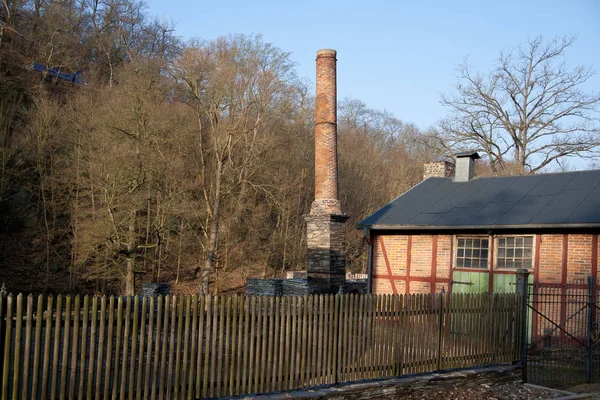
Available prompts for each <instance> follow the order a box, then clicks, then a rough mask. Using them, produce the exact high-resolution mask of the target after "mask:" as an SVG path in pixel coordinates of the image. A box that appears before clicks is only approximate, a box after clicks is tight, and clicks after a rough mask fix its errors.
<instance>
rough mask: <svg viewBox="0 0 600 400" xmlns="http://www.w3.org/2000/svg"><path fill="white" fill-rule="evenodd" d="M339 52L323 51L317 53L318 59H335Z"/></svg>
mask: <svg viewBox="0 0 600 400" xmlns="http://www.w3.org/2000/svg"><path fill="white" fill-rule="evenodd" d="M336 54H337V52H336V51H335V50H333V49H321V50H318V51H317V58H319V57H334V58H335V56H336Z"/></svg>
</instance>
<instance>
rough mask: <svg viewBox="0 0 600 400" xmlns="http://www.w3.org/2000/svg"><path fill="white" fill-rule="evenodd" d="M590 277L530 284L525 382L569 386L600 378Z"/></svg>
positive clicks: (599, 347)
mask: <svg viewBox="0 0 600 400" xmlns="http://www.w3.org/2000/svg"><path fill="white" fill-rule="evenodd" d="M597 300H598V299H597V291H596V284H595V282H594V279H593V277H591V276H590V277H589V278H588V279H587V281H586V280H585V279H584V280H580V281H574V282H572V283H570V284H566V285H561V284H535V285H530V286H529V290H528V296H527V306H528V310H529V318H530V322H529V324H528V329H529V330H530V332H529V333H528V335H527V338H528V340H527V351H526V361H527V369H526V380H527V382H530V383H534V384H537V385H542V386H548V387H554V388H568V387H571V386H575V385H579V384H582V383H589V382H595V381H600V340H599V339H600V338H599V337H598V322H597V321H598V319H597V318H598V311H599V308H598V303H597Z"/></svg>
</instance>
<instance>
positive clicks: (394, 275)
mask: <svg viewBox="0 0 600 400" xmlns="http://www.w3.org/2000/svg"><path fill="white" fill-rule="evenodd" d="M371 243H372V253H371V263H372V264H371V274H372V278H371V279H372V282H371V287H372V291H373V293H399V294H402V293H432V292H439V291H441V290H442V287H443V288H444V290H446V291H448V283H449V273H450V264H449V263H450V261H451V253H452V236H450V235H410V236H408V235H374V236H373V237H372V242H371ZM409 250H410V251H409ZM434 269H435V272H436V273H435V277H434V278H433V279H432V271H433V270H434ZM390 273H391V275H390ZM407 282H409V283H410V284H409V285H408V286H407Z"/></svg>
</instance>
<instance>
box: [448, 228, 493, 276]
mask: <svg viewBox="0 0 600 400" xmlns="http://www.w3.org/2000/svg"><path fill="white" fill-rule="evenodd" d="M489 244H490V241H489V238H488V237H487V236H459V237H458V238H457V240H456V266H457V267H458V268H487V267H488V254H489Z"/></svg>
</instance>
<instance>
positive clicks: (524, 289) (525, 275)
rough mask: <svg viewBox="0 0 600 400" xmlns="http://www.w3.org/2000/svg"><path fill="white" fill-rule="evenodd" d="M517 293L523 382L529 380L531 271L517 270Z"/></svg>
mask: <svg viewBox="0 0 600 400" xmlns="http://www.w3.org/2000/svg"><path fill="white" fill-rule="evenodd" d="M516 278H517V279H516V280H517V281H516V284H517V285H516V293H517V294H520V295H521V296H522V297H521V357H520V358H521V360H520V361H521V377H522V379H523V382H527V353H526V350H527V325H528V321H527V296H528V294H529V291H528V285H527V283H528V282H529V271H528V270H526V269H518V270H517V272H516Z"/></svg>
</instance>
